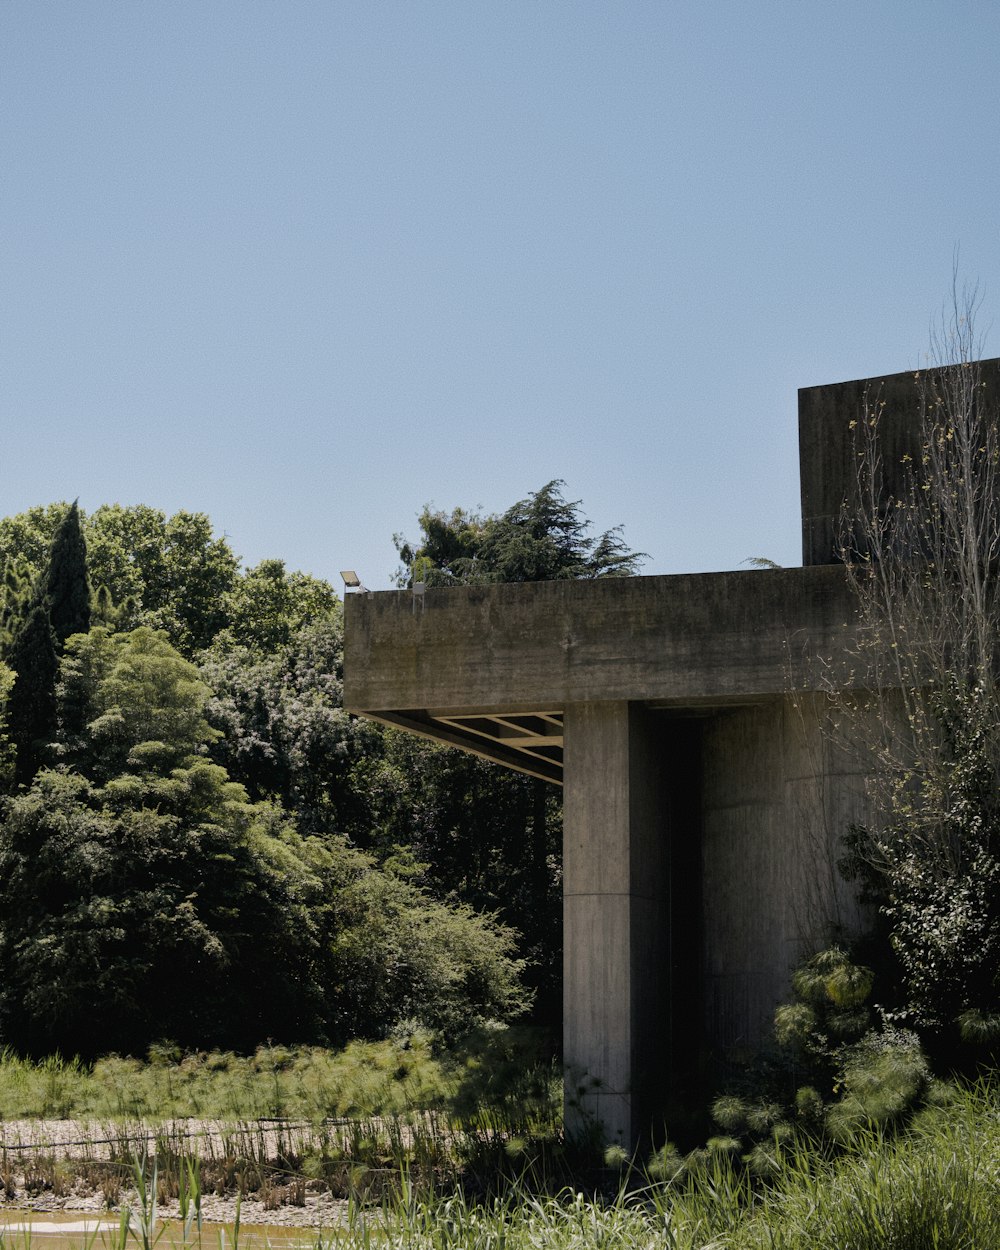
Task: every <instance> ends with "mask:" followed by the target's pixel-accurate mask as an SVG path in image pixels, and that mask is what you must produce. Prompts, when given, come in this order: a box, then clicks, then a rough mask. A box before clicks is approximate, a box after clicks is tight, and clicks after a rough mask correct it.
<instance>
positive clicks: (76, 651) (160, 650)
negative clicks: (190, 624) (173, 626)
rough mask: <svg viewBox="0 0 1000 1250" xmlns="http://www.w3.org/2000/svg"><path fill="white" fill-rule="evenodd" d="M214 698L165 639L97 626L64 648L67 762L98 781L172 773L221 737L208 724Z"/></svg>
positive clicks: (62, 706)
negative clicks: (132, 773) (125, 774)
mask: <svg viewBox="0 0 1000 1250" xmlns="http://www.w3.org/2000/svg"><path fill="white" fill-rule="evenodd" d="M209 697H210V691H209V688H208V687H207V686H206V685H205V684H204V683H203V682H202V681H201V678H200V676H199V673H198V670H197V669H196V668H195V666H194V665H193V664H191V663H189V661H187V660H185V659H184V658H183V657H182V656H181V655H180V654H179V653H178V652H177V651H176V650H175V649H174V648H173V647H172V646H171V645H170V643H169V642H168V641H167V638H166V636H165V635H164V634H161V633H156V632H154V631H153V630H151V629H149V628H148V627H146V626H142V627H141V628H139V629H136V630H132V631H131V632H129V633H125V634H116V633H110V632H109V631H108V630H107V629H106V628H104V627H103V626H97V627H96V628H95V629H93V630H91V631H90V633H88V634H79V635H77V636H76V637H74V638H72V639H71V640H70V641H69V642H68V644H67V647H66V656H65V658H64V660H63V664H62V669H61V679H60V683H59V689H58V698H59V706H60V713H61V722H62V725H63V728H64V733H63V739H64V740H63V742H62V743H61V744H60V754H61V757H62V759H63V760H64V761H65V762H66V763H68V764H71V765H72V766H73V767H75V768H77V769H79V770H80V771H81V772H83V773H85V774H86V775H87V776H89V777H91V778H92V779H94V780H99V781H106V780H107V779H108V778H110V777H115V776H117V775H118V774H120V773H123V772H126V771H138V772H143V771H151V770H153V771H155V770H159V771H161V772H167V771H169V770H170V769H171V768H173V767H176V766H178V765H180V764H181V763H182V762H184V761H185V760H186V759H187V757H188V756H190V755H196V754H199V753H201V752H203V751H204V750H205V748H206V746H207V744H208V743H210V742H212V741H213V740H214V739H215V738H216V737H217V736H218V731H217V730H214V729H212V727H211V726H210V725H209V723H208V721H207V719H206V716H205V713H206V709H207V706H208V701H209Z"/></svg>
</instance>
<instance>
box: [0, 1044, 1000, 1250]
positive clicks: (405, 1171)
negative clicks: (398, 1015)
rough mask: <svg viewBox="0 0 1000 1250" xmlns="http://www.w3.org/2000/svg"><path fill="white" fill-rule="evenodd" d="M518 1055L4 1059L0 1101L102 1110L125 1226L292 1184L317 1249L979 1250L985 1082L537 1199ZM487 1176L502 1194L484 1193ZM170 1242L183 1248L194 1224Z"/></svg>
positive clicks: (539, 1100)
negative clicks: (222, 1128)
mask: <svg viewBox="0 0 1000 1250" xmlns="http://www.w3.org/2000/svg"><path fill="white" fill-rule="evenodd" d="M519 1044H520V1043H519V1042H518V1040H517V1039H516V1038H514V1037H512V1036H501V1035H497V1036H495V1037H494V1038H493V1040H492V1042H491V1043H490V1045H491V1046H493V1047H494V1050H493V1051H492V1052H490V1053H491V1054H492V1059H493V1060H495V1061H496V1066H495V1067H494V1066H493V1065H492V1063H491V1059H490V1053H487V1052H484V1051H482V1050H481V1051H479V1052H478V1053H477V1054H476V1055H473V1054H472V1053H467V1054H465V1055H464V1056H458V1055H451V1056H450V1057H448V1058H447V1059H441V1058H435V1056H434V1055H433V1054H432V1052H431V1050H430V1047H429V1045H428V1044H427V1043H426V1042H423V1041H419V1040H418V1041H416V1042H414V1043H412V1044H410V1045H406V1046H393V1045H390V1044H383V1045H382V1046H379V1047H374V1048H372V1047H356V1048H352V1049H351V1050H350V1051H349V1052H343V1053H342V1054H339V1055H333V1054H329V1053H328V1052H316V1051H284V1050H279V1049H278V1048H273V1049H269V1050H265V1051H261V1052H258V1054H257V1055H255V1056H253V1057H250V1058H243V1059H239V1058H236V1057H235V1056H225V1055H214V1056H213V1055H202V1056H189V1057H186V1058H184V1059H181V1060H177V1059H175V1058H171V1057H170V1056H167V1055H162V1056H158V1057H157V1058H156V1062H154V1063H151V1064H146V1065H140V1064H132V1063H131V1062H130V1061H122V1060H105V1061H102V1063H101V1064H98V1065H95V1067H94V1068H93V1069H87V1068H84V1067H82V1066H81V1065H78V1064H73V1063H60V1062H59V1061H55V1060H52V1061H47V1062H46V1063H44V1064H38V1065H31V1064H25V1063H23V1062H22V1061H19V1060H16V1059H15V1058H13V1057H11V1056H7V1057H6V1059H5V1060H4V1062H3V1063H0V1091H2V1092H0V1097H2V1098H6V1099H9V1100H10V1101H9V1102H8V1103H7V1104H5V1106H4V1114H5V1118H9V1116H10V1112H9V1111H8V1110H7V1107H16V1108H17V1112H18V1113H19V1114H20V1115H21V1116H25V1115H27V1114H29V1112H30V1111H32V1110H33V1112H34V1114H36V1115H41V1114H52V1113H53V1109H54V1108H55V1106H56V1105H57V1104H58V1108H59V1110H61V1111H62V1112H63V1114H69V1115H73V1116H75V1117H77V1118H80V1119H87V1118H96V1119H100V1118H101V1117H102V1116H111V1117H112V1118H113V1117H115V1116H117V1117H119V1119H118V1120H117V1123H119V1124H120V1125H121V1126H122V1133H121V1136H120V1138H119V1142H118V1153H117V1158H116V1159H115V1160H111V1161H109V1162H108V1163H107V1164H104V1163H103V1162H102V1163H100V1165H99V1166H98V1163H97V1161H95V1160H94V1159H90V1160H89V1161H84V1164H85V1166H88V1167H91V1168H93V1169H95V1171H94V1176H95V1178H97V1179H96V1182H95V1183H97V1184H99V1185H102V1187H103V1186H105V1185H106V1197H107V1200H108V1203H109V1205H116V1204H121V1203H122V1202H123V1201H129V1199H128V1197H127V1192H126V1187H127V1185H128V1182H129V1175H130V1173H131V1169H132V1161H131V1159H129V1158H128V1157H127V1156H128V1154H129V1153H130V1152H134V1153H135V1154H136V1155H139V1154H141V1155H142V1157H144V1158H145V1159H146V1163H145V1165H144V1166H145V1169H146V1170H145V1177H146V1179H145V1185H146V1191H147V1192H146V1193H145V1195H141V1196H140V1197H139V1198H138V1199H136V1198H133V1199H131V1201H132V1202H133V1203H137V1204H138V1205H139V1206H142V1207H143V1209H144V1210H145V1212H146V1216H148V1215H149V1212H150V1210H151V1202H152V1200H153V1199H154V1198H155V1200H156V1201H157V1202H161V1203H162V1202H164V1201H166V1200H168V1199H171V1198H173V1199H177V1198H184V1200H185V1201H186V1202H187V1204H188V1209H189V1211H191V1212H194V1211H196V1210H197V1206H198V1201H199V1195H200V1194H203V1193H209V1192H215V1193H223V1192H230V1193H232V1192H235V1193H238V1194H243V1195H245V1196H255V1197H258V1198H260V1199H262V1200H263V1201H265V1203H266V1202H273V1203H274V1204H276V1205H277V1204H290V1205H298V1204H301V1203H302V1202H303V1201H304V1200H305V1194H306V1191H307V1189H309V1190H323V1191H324V1192H327V1193H331V1194H336V1195H337V1196H340V1197H344V1198H347V1199H348V1200H349V1205H348V1207H347V1214H346V1215H345V1217H344V1220H343V1223H342V1224H341V1225H340V1226H338V1227H337V1228H336V1229H333V1230H331V1231H330V1233H329V1234H326V1235H324V1238H323V1241H324V1243H325V1244H330V1245H338V1246H345V1247H351V1248H353V1247H359V1248H360V1247H365V1248H371V1247H376V1246H384V1247H392V1248H395V1247H400V1248H401V1247H411V1248H412V1250H423V1248H424V1247H426V1248H427V1250H437V1248H444V1247H455V1248H456V1250H458V1248H459V1247H461V1248H462V1250H478V1248H480V1247H482V1250H487V1248H488V1247H489V1248H490V1250H494V1248H497V1247H503V1248H504V1250H522V1247H523V1250H529V1247H530V1248H535V1247H545V1250H563V1248H565V1250H571V1248H572V1250H577V1248H579V1250H597V1248H598V1247H608V1248H610V1247H614V1248H615V1250H619V1248H620V1250H630V1248H631V1247H637V1248H638V1247H642V1248H643V1250H647V1248H649V1247H653V1246H663V1247H668V1248H670V1250H924V1247H926V1248H927V1250H932V1248H933V1250H973V1248H974V1250H991V1248H993V1247H998V1248H1000V1092H998V1089H997V1087H996V1086H994V1085H991V1084H989V1083H986V1082H983V1083H980V1084H979V1085H976V1086H974V1087H968V1088H959V1087H954V1088H951V1087H948V1088H949V1089H950V1093H949V1094H948V1095H947V1096H941V1097H939V1098H938V1105H935V1106H932V1107H928V1108H926V1109H925V1110H924V1111H922V1112H920V1113H918V1114H917V1115H916V1116H915V1117H914V1119H913V1120H912V1121H911V1122H910V1124H909V1126H908V1127H907V1129H906V1130H905V1131H903V1132H900V1133H899V1134H898V1135H896V1136H890V1135H881V1134H879V1133H876V1132H870V1131H868V1132H859V1133H856V1134H855V1135H854V1137H853V1139H852V1140H851V1141H849V1142H847V1143H839V1144H838V1145H834V1144H832V1143H831V1142H830V1141H829V1140H828V1141H827V1142H826V1143H825V1144H824V1145H822V1146H820V1145H818V1144H817V1142H815V1141H810V1140H809V1139H808V1138H806V1137H804V1136H799V1137H793V1138H791V1139H787V1140H783V1141H781V1142H780V1143H779V1142H775V1143H774V1147H773V1152H772V1153H773V1159H774V1168H773V1170H772V1172H771V1174H770V1175H769V1176H766V1177H762V1176H761V1175H759V1174H755V1173H754V1172H753V1171H752V1170H750V1169H748V1168H747V1167H746V1166H744V1164H743V1163H742V1161H741V1159H740V1154H739V1151H738V1150H729V1149H718V1148H717V1149H714V1150H705V1151H701V1152H695V1154H693V1155H691V1156H688V1158H687V1159H686V1160H685V1161H684V1162H683V1166H678V1164H679V1162H680V1161H679V1159H678V1157H676V1156H674V1158H673V1163H672V1165H671V1166H669V1167H663V1166H661V1167H660V1168H659V1169H657V1168H656V1167H655V1166H653V1167H650V1168H642V1167H632V1168H629V1167H625V1168H623V1170H622V1174H621V1185H620V1186H619V1187H618V1188H617V1191H616V1190H615V1188H614V1187H613V1186H612V1187H611V1188H610V1190H606V1191H605V1192H604V1194H603V1196H601V1195H600V1194H599V1193H598V1191H597V1188H596V1187H595V1186H593V1185H590V1186H586V1187H585V1186H583V1185H582V1183H581V1182H580V1180H579V1175H580V1174H579V1173H578V1174H577V1176H578V1180H577V1183H576V1186H575V1187H574V1188H563V1189H561V1190H559V1192H557V1193H554V1192H553V1189H552V1187H553V1186H554V1185H557V1183H558V1181H559V1179H560V1177H562V1178H565V1177H566V1176H567V1175H569V1174H571V1171H572V1164H573V1161H572V1160H570V1159H569V1158H568V1157H567V1156H566V1155H565V1153H564V1152H563V1153H560V1152H561V1151H562V1145H561V1143H560V1141H559V1135H558V1123H557V1114H556V1099H557V1089H558V1083H557V1082H554V1081H553V1080H552V1076H553V1074H552V1072H551V1071H550V1070H548V1069H546V1068H545V1066H544V1065H542V1066H541V1067H539V1068H537V1069H536V1070H535V1071H534V1073H533V1075H532V1070H531V1069H530V1067H529V1066H525V1064H524V1058H525V1053H526V1052H524V1051H519V1050H518V1045H519ZM504 1064H507V1065H509V1068H507V1069H505V1067H504ZM529 1077H530V1080H529ZM519 1081H520V1082H522V1083H523V1084H522V1085H521V1087H520V1089H521V1093H522V1095H523V1099H522V1100H521V1101H519V1100H518V1097H517V1096H516V1090H517V1088H518V1082H519ZM491 1091H492V1093H491ZM53 1099H55V1100H56V1101H55V1102H53ZM168 1115H169V1116H171V1117H174V1118H176V1119H178V1120H179V1119H181V1118H182V1117H185V1116H200V1117H205V1116H213V1117H217V1118H218V1119H219V1121H220V1122H226V1123H228V1124H229V1126H230V1127H229V1128H228V1129H227V1130H226V1134H228V1135H226V1134H224V1135H223V1137H221V1138H219V1139H218V1140H219V1142H220V1143H221V1146H220V1148H219V1151H218V1152H217V1153H213V1151H215V1147H214V1146H212V1147H210V1148H209V1149H207V1150H206V1149H205V1147H204V1145H192V1143H191V1142H189V1141H185V1140H184V1139H183V1138H182V1137H181V1136H180V1135H176V1134H173V1131H172V1128H171V1126H170V1125H168V1124H164V1122H163V1119H164V1117H166V1116H168ZM279 1115H282V1116H288V1115H292V1116H298V1117H301V1118H302V1121H303V1125H306V1124H308V1125H310V1126H311V1129H310V1131H311V1133H312V1136H311V1137H307V1135H306V1134H305V1131H303V1135H302V1136H300V1137H299V1138H297V1139H296V1138H295V1137H294V1136H293V1135H292V1134H291V1133H290V1132H287V1131H285V1130H281V1132H284V1136H280V1134H279V1137H278V1139H277V1140H278V1141H279V1142H281V1143H282V1144H281V1146H280V1148H279V1149H278V1150H277V1151H275V1149H274V1144H273V1143H274V1139H273V1138H272V1139H270V1144H269V1141H268V1139H267V1138H266V1135H265V1129H264V1128H262V1126H261V1125H260V1124H259V1123H256V1122H255V1121H254V1119H253V1117H255V1116H257V1117H260V1118H261V1119H266V1118H268V1117H274V1116H279ZM335 1117H339V1118H335ZM267 1131H272V1130H267ZM144 1134H148V1135H149V1136H148V1138H147V1137H146V1136H143V1135H144ZM140 1141H141V1142H142V1143H143V1144H141V1145H140ZM147 1141H148V1142H151V1145H150V1146H149V1148H148V1149H147V1145H146V1143H147ZM307 1141H308V1143H310V1144H307ZM3 1162H4V1165H5V1166H6V1165H7V1162H8V1160H7V1156H6V1155H5V1156H4V1160H3ZM662 1162H663V1157H662V1156H661V1164H662ZM102 1169H103V1170H102ZM154 1169H155V1170H154ZM35 1172H36V1178H37V1184H39V1185H40V1186H42V1187H43V1188H44V1186H45V1185H46V1184H51V1183H58V1172H59V1168H58V1165H55V1164H54V1165H53V1168H52V1171H51V1174H50V1175H51V1179H50V1180H46V1178H45V1176H44V1175H43V1172H44V1169H41V1168H38V1167H36V1169H35ZM102 1177H107V1181H106V1182H102V1181H101V1178H102ZM504 1177H505V1178H506V1183H503V1184H496V1183H493V1182H496V1181H497V1180H498V1179H502V1178H504ZM2 1179H3V1178H2V1177H0V1180H2ZM604 1179H605V1180H606V1179H607V1175H606V1174H605V1177H604ZM117 1182H121V1183H117ZM190 1230H191V1237H190V1244H191V1245H192V1246H193V1245H196V1244H198V1242H199V1234H198V1221H197V1219H195V1220H194V1222H193V1223H192V1224H191V1225H190ZM201 1237H204V1238H209V1234H208V1233H203V1234H201ZM214 1244H215V1243H214V1242H213V1241H212V1240H211V1239H209V1240H206V1241H205V1245H206V1246H208V1245H214Z"/></svg>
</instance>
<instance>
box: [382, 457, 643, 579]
mask: <svg viewBox="0 0 1000 1250" xmlns="http://www.w3.org/2000/svg"><path fill="white" fill-rule="evenodd" d="M564 486H565V482H562V481H560V480H558V479H557V480H555V481H552V482H548V483H547V484H546V485H545V486H543V487H541V489H539V490H537V491H535V492H534V493H533V494H531V495H529V496H528V497H527V498H526V499H522V500H519V501H518V502H517V503H515V504H513V505H512V506H511V507H509V508H508V509H507V511H506V512H503V513H501V514H499V515H493V516H486V517H482V516H479V515H478V514H477V513H472V512H466V511H464V510H463V509H461V508H456V509H455V510H454V511H453V512H451V513H445V512H432V511H431V510H430V508H425V509H424V510H423V512H422V513H421V514H420V517H419V522H420V528H421V531H422V533H421V538H420V540H419V541H418V542H416V543H410V542H408V541H407V540H406V539H405V538H403V537H402V536H401V535H398V534H397V535H396V549H397V551H398V552H399V557H400V559H401V560H402V562H403V568H402V569H401V570H400V572H399V574H398V578H399V580H400V581H401V583H402V584H408V581H409V579H410V576H411V573H412V570H413V568H414V567H418V568H419V569H420V571H421V573H422V575H423V579H424V580H426V581H428V582H429V583H431V584H434V585H447V584H463V585H470V584H477V583H484V582H487V583H488V582H541V581H555V580H560V579H562V578H593V577H624V576H628V575H630V574H633V573H636V572H638V569H639V567H640V565H641V564H642V561H643V560H644V559H645V556H644V555H643V554H642V553H641V552H635V551H630V550H629V548H628V547H627V546H626V545H625V542H624V540H623V538H622V536H621V527H620V526H619V527H616V528H615V529H610V530H606V531H605V532H604V533H603V534H599V535H597V536H592V535H591V534H590V533H589V530H590V522H589V521H588V520H587V518H586V517H584V516H583V515H582V513H581V511H580V500H575V501H573V502H570V501H569V500H567V499H566V498H565V497H564V496H563V493H562V491H563V487H564Z"/></svg>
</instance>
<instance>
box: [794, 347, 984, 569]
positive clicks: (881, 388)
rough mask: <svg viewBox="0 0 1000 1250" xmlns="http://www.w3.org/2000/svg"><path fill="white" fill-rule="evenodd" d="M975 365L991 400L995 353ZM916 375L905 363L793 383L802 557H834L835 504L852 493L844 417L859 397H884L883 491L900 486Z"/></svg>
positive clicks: (849, 433) (870, 400)
mask: <svg viewBox="0 0 1000 1250" xmlns="http://www.w3.org/2000/svg"><path fill="white" fill-rule="evenodd" d="M976 367H977V368H978V369H979V373H980V379H981V381H982V383H983V386H984V387H985V393H986V394H987V395H988V396H989V397H990V398H991V400H992V402H993V403H994V404H995V403H996V400H997V396H998V395H1000V359H998V360H984V361H980V362H979V363H978V365H977V366H976ZM923 376H924V375H922V374H921V373H919V372H917V371H914V370H910V371H909V372H907V373H892V374H887V375H886V376H885V377H881V378H860V379H858V380H857V381H852V382H841V383H839V384H837V385H834V386H809V387H804V388H803V389H802V390H800V391H799V483H800V490H801V496H802V563H803V564H806V565H812V564H832V563H835V562H836V561H837V560H838V559H839V556H838V554H837V550H838V547H839V541H838V531H839V529H840V516H841V510H842V508H843V506H844V501H845V500H848V499H851V498H852V497H853V495H854V488H855V481H856V463H857V452H856V446H855V442H856V439H855V433H854V431H853V430H852V428H851V425H852V422H859V421H861V420H862V418H863V414H864V412H865V407H866V403H867V404H869V405H875V404H880V405H884V407H883V408H882V419H881V422H880V426H879V441H880V444H881V452H882V455H881V463H882V471H883V475H884V481H885V491H886V492H887V493H888V494H893V493H896V492H898V491H900V489H901V482H902V473H901V465H902V461H903V456H904V454H909V455H910V456H915V457H917V458H919V438H918V433H919V416H920V408H921V396H922V393H921V379H922V377H923Z"/></svg>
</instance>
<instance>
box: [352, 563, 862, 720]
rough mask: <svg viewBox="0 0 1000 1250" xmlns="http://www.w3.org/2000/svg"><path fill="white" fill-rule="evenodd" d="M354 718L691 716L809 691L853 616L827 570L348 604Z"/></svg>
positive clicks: (531, 586) (838, 578)
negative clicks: (614, 711) (600, 712)
mask: <svg viewBox="0 0 1000 1250" xmlns="http://www.w3.org/2000/svg"><path fill="white" fill-rule="evenodd" d="M345 610H346V628H345V647H344V673H345V677H344V704H345V707H346V708H347V709H348V710H349V711H352V712H361V713H364V712H367V713H375V714H376V715H377V714H379V713H380V712H391V711H395V712H399V711H406V710H410V711H413V710H421V711H430V712H433V713H440V712H444V711H452V712H459V711H471V710H483V711H498V712H499V711H504V710H506V711H516V710H519V709H521V710H530V709H551V710H561V709H563V708H564V707H565V706H566V705H567V704H569V703H588V702H593V701H606V700H616V699H627V700H641V701H643V702H649V703H658V704H664V705H675V706H678V707H683V706H695V705H697V704H699V703H706V702H712V701H716V702H726V701H739V700H744V699H755V698H759V697H761V696H766V695H775V694H780V693H782V692H783V691H785V690H787V689H788V686H789V682H791V683H792V684H794V685H796V686H802V685H807V686H808V685H810V684H812V677H813V674H812V673H811V671H810V664H809V657H813V656H816V655H823V654H833V653H835V652H837V651H838V650H840V648H842V646H843V642H844V631H845V628H850V626H851V623H852V622H853V619H854V609H853V605H852V602H851V598H850V595H849V593H848V590H847V586H846V582H845V577H844V574H843V571H842V570H841V569H839V568H836V567H827V568H824V567H816V568H809V569H781V570H760V571H748V572H736V573H702V574H693V575H683V576H671V577H628V578H607V579H602V580H599V581H559V582H535V583H528V584H518V585H497V586H468V587H459V588H455V589H447V590H443V589H442V590H438V589H429V590H428V591H427V593H426V596H425V597H424V600H423V606H421V604H420V601H416V602H414V600H413V599H412V597H411V595H410V594H409V592H407V591H387V592H380V593H377V594H369V595H350V596H348V598H347V601H346V605H345Z"/></svg>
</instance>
